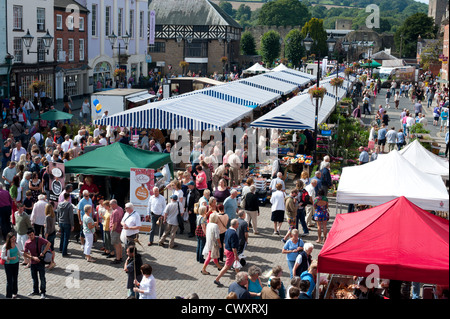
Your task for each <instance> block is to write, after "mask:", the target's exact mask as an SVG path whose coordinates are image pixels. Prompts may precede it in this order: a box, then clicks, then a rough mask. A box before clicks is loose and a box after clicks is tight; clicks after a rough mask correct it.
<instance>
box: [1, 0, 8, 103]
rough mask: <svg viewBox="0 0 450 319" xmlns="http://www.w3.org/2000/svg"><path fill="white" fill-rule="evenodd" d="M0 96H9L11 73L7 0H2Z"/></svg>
mask: <svg viewBox="0 0 450 319" xmlns="http://www.w3.org/2000/svg"><path fill="white" fill-rule="evenodd" d="M0 13H2V16H0V98H4V97H8V87H9V84H8V74H9V69H10V67H9V62H8V60H7V55H8V45H7V39H8V33H7V25H6V21H7V12H6V0H0Z"/></svg>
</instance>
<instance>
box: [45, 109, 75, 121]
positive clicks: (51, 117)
mask: <svg viewBox="0 0 450 319" xmlns="http://www.w3.org/2000/svg"><path fill="white" fill-rule="evenodd" d="M72 116H73V114H69V113H66V112H61V111H58V110H50V111H48V112H45V113H42V114H41V119H42V120H46V121H61V120H70V119H72Z"/></svg>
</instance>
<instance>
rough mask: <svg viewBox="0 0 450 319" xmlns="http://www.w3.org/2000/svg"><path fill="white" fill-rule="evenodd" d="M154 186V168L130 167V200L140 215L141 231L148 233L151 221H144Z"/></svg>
mask: <svg viewBox="0 0 450 319" xmlns="http://www.w3.org/2000/svg"><path fill="white" fill-rule="evenodd" d="M154 186H155V170H154V169H148V168H131V169H130V202H131V203H132V204H133V206H134V210H135V211H136V212H137V213H139V215H141V224H142V226H141V228H140V229H139V231H140V232H141V233H149V232H150V229H151V223H149V222H146V221H145V216H146V215H147V206H148V200H149V199H150V196H152V195H153V187H154Z"/></svg>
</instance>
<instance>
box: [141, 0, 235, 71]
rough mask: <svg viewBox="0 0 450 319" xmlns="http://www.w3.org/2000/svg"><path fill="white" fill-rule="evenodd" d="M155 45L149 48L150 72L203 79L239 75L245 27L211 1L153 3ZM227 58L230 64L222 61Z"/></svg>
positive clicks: (172, 0) (155, 1) (164, 0)
mask: <svg viewBox="0 0 450 319" xmlns="http://www.w3.org/2000/svg"><path fill="white" fill-rule="evenodd" d="M151 11H155V43H154V45H149V47H148V54H149V55H150V59H151V61H152V62H151V63H149V68H150V69H156V70H157V71H161V72H162V73H163V74H172V73H173V74H176V75H177V74H181V73H182V72H183V70H182V67H180V62H181V61H185V62H188V63H189V66H188V67H187V69H185V73H187V72H188V71H191V72H194V73H196V74H198V73H199V72H200V71H201V74H202V75H207V74H212V73H214V72H217V73H222V72H223V71H225V72H229V71H235V69H236V68H237V66H238V61H239V51H240V39H241V31H242V27H241V26H240V25H239V24H238V23H237V22H236V21H234V20H233V19H232V18H231V17H230V16H228V15H227V14H226V13H225V12H224V11H223V10H222V9H221V8H220V7H219V6H218V5H216V4H215V3H213V2H211V1H209V0H151V1H150V4H149V12H151ZM222 57H226V61H224V60H222Z"/></svg>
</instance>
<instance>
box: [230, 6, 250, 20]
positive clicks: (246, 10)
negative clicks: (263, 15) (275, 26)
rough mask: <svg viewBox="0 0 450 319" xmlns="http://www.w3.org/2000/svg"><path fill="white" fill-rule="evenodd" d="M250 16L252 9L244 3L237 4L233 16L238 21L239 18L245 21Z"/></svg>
mask: <svg viewBox="0 0 450 319" xmlns="http://www.w3.org/2000/svg"><path fill="white" fill-rule="evenodd" d="M251 17H252V9H251V8H250V7H249V6H247V5H245V4H241V5H240V6H239V8H238V9H237V11H236V14H235V16H234V18H235V19H236V20H239V21H240V20H244V21H247V20H250V18H251Z"/></svg>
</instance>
